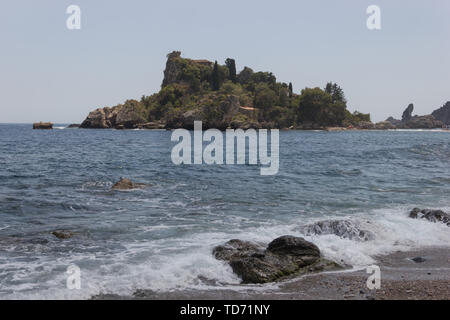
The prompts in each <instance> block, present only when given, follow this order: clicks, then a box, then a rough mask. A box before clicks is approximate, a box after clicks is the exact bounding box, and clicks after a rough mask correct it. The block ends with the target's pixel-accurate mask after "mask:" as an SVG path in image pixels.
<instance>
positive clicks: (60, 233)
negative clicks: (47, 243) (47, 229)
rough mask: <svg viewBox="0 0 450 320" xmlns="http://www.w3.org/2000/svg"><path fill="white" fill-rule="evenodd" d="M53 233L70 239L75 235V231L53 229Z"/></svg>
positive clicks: (60, 237) (61, 237) (63, 238)
mask: <svg viewBox="0 0 450 320" xmlns="http://www.w3.org/2000/svg"><path fill="white" fill-rule="evenodd" d="M52 235H54V236H55V237H57V238H58V239H62V240H65V239H70V238H72V237H73V233H72V232H70V231H53V232H52Z"/></svg>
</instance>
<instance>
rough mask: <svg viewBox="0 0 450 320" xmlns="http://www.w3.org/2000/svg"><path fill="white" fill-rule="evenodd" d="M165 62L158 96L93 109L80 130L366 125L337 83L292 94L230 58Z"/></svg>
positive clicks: (364, 117) (175, 58)
mask: <svg viewBox="0 0 450 320" xmlns="http://www.w3.org/2000/svg"><path fill="white" fill-rule="evenodd" d="M167 58H168V59H167V63H166V69H165V71H164V80H163V82H162V87H161V90H160V91H159V92H158V93H155V94H153V95H150V96H143V97H142V98H141V100H140V101H136V100H129V101H127V102H126V103H125V104H124V105H119V106H116V107H113V108H109V109H108V110H105V109H106V108H103V109H97V110H96V111H94V113H91V114H90V115H89V116H88V118H87V119H86V121H85V122H84V123H83V124H82V127H97V128H105V127H106V128H108V127H114V128H115V127H118V126H121V127H125V128H129V127H139V126H140V125H141V124H142V123H145V122H158V123H163V124H164V125H165V127H166V128H178V127H183V128H192V127H193V121H194V120H202V121H203V122H204V123H205V124H206V127H217V128H220V129H225V128H227V127H241V128H250V127H254V128H261V127H265V128H289V127H294V128H310V127H311V128H316V127H327V126H357V125H358V124H359V123H360V122H370V115H369V114H362V113H359V112H355V113H350V112H349V111H348V110H347V101H346V99H345V95H344V91H343V90H342V88H340V87H339V86H338V85H337V84H336V83H332V82H330V83H328V84H326V87H325V88H324V89H321V88H305V89H303V90H302V91H301V93H300V94H296V93H294V91H293V86H292V83H289V84H287V83H283V82H277V79H276V77H275V76H274V75H273V74H272V73H271V72H254V71H253V70H252V69H251V68H249V67H244V69H243V70H242V71H241V72H239V73H236V62H235V60H234V59H232V58H228V59H226V61H225V65H220V64H219V63H218V62H217V61H215V63H213V62H211V61H207V60H193V59H187V58H182V57H181V53H180V52H179V51H174V52H172V53H170V54H168V56H167ZM119 111H120V112H119ZM124 116H126V117H124ZM118 120H120V121H118ZM133 122H135V123H133Z"/></svg>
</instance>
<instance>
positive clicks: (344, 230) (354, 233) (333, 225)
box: [301, 220, 375, 241]
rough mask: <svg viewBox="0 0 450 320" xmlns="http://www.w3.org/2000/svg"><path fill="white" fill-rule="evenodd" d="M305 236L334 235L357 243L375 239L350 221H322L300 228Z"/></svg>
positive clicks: (369, 232)
mask: <svg viewBox="0 0 450 320" xmlns="http://www.w3.org/2000/svg"><path fill="white" fill-rule="evenodd" d="M301 231H302V232H303V233H305V234H306V235H325V234H334V235H336V236H338V237H341V238H344V239H350V240H357V241H369V240H373V239H375V235H374V233H373V232H371V231H368V230H364V229H363V228H362V226H361V225H360V224H359V223H357V222H353V221H350V220H324V221H319V222H316V223H314V224H311V225H307V226H305V227H302V228H301Z"/></svg>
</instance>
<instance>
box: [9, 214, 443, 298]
mask: <svg viewBox="0 0 450 320" xmlns="http://www.w3.org/2000/svg"><path fill="white" fill-rule="evenodd" d="M408 209H410V208H404V207H399V208H395V209H380V210H374V211H370V212H367V213H361V214H359V215H352V216H349V217H342V216H339V217H334V218H335V219H340V220H341V219H350V220H352V221H357V222H358V224H359V225H360V226H362V227H363V228H364V229H365V230H368V231H370V232H372V233H373V234H374V235H375V239H374V240H369V241H354V240H349V239H343V238H340V237H338V236H336V235H330V234H328V235H310V236H305V235H303V234H302V232H301V231H300V230H301V229H300V228H299V226H301V225H305V224H310V223H313V222H317V221H320V220H323V219H320V218H314V217H310V218H306V219H305V218H304V217H303V218H301V219H300V218H299V219H298V221H292V222H291V223H289V224H282V223H280V222H279V221H278V222H277V221H275V220H273V221H267V222H266V223H264V224H263V225H261V226H259V227H254V228H249V229H246V230H242V229H239V228H238V225H237V226H236V229H230V230H224V231H223V232H215V233H214V232H205V233H197V234H195V235H190V236H189V237H186V238H177V239H160V240H154V241H141V242H133V243H129V244H124V246H125V248H124V249H123V250H120V251H119V252H117V253H115V254H114V255H113V256H112V257H111V256H107V259H106V260H104V261H103V260H101V258H100V257H96V256H95V255H92V256H90V255H87V256H86V255H82V254H79V255H73V256H71V257H70V259H67V260H60V261H56V262H55V261H46V262H45V264H44V266H43V261H39V262H33V263H28V264H27V266H26V267H25V268H24V266H21V272H18V273H17V274H15V276H14V277H15V281H16V282H17V283H19V284H18V285H15V286H10V287H9V289H13V290H14V291H15V293H14V294H9V295H6V296H5V295H3V294H0V296H1V297H2V298H12V299H16V298H25V299H30V298H39V299H73V298H81V299H85V298H89V297H91V296H93V295H96V294H100V293H103V294H108V293H111V294H119V295H131V294H132V293H133V292H134V291H135V290H137V289H150V290H155V291H170V290H176V289H179V290H183V289H187V288H197V289H210V288H212V287H214V289H224V288H228V289H233V290H238V289H245V288H248V287H249V286H239V287H238V286H237V284H239V282H240V279H239V278H238V277H237V276H236V275H235V274H234V273H233V272H232V270H231V268H230V267H229V266H228V265H227V264H226V263H224V262H222V261H218V260H216V259H215V258H214V257H213V255H212V249H213V248H214V246H216V245H219V244H222V243H224V242H226V241H228V240H230V239H233V238H239V239H243V240H249V241H254V242H260V243H268V242H270V241H271V240H273V239H274V238H276V237H278V236H281V235H286V234H291V235H295V236H303V237H304V238H306V239H307V240H309V241H312V242H314V243H315V244H316V245H317V246H318V247H319V248H320V249H321V251H322V253H323V255H324V256H325V257H326V258H329V259H333V260H335V261H338V262H341V261H343V262H345V263H347V264H350V265H352V266H354V267H355V268H361V267H364V266H367V265H369V264H372V263H374V261H375V257H376V256H377V255H381V254H388V253H390V252H394V251H408V250H413V249H418V248H424V247H435V246H450V229H449V228H448V227H447V226H446V225H445V224H441V223H431V222H428V221H425V220H416V219H411V218H409V217H408V216H407V212H408ZM444 209H447V210H448V208H444ZM326 219H327V220H328V219H333V217H326ZM163 228H165V226H154V227H146V228H142V229H141V230H143V231H156V230H158V229H163ZM97 260H99V261H97ZM86 261H88V262H89V263H87V265H86V266H83V265H84V264H86ZM71 263H74V264H77V265H79V266H80V268H81V272H82V289H81V290H68V289H66V288H65V281H66V276H67V275H66V274H65V273H64V270H65V268H66V267H67V266H68V265H69V264H71ZM3 265H4V266H6V267H7V268H14V267H17V266H14V265H12V264H11V265H9V264H3ZM55 269H58V270H60V272H59V273H58V272H57V273H55ZM49 273H50V274H52V275H53V276H51V277H50V276H45V275H46V274H49ZM27 279H29V280H30V281H24V280H27ZM202 279H207V281H204V280H202ZM269 286H276V284H271V285H256V286H250V287H252V289H254V290H258V289H261V290H267V288H268V287H269ZM0 292H1V290H0Z"/></svg>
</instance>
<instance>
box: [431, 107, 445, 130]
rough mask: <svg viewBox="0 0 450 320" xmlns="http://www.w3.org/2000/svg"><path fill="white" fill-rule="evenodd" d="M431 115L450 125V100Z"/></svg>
mask: <svg viewBox="0 0 450 320" xmlns="http://www.w3.org/2000/svg"><path fill="white" fill-rule="evenodd" d="M431 115H432V116H433V117H435V118H436V119H437V120H440V121H442V122H443V123H444V124H445V125H447V126H449V125H450V101H447V103H446V104H444V105H443V106H442V107H441V108H439V109H437V110H434V111H433V112H432V113H431Z"/></svg>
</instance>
